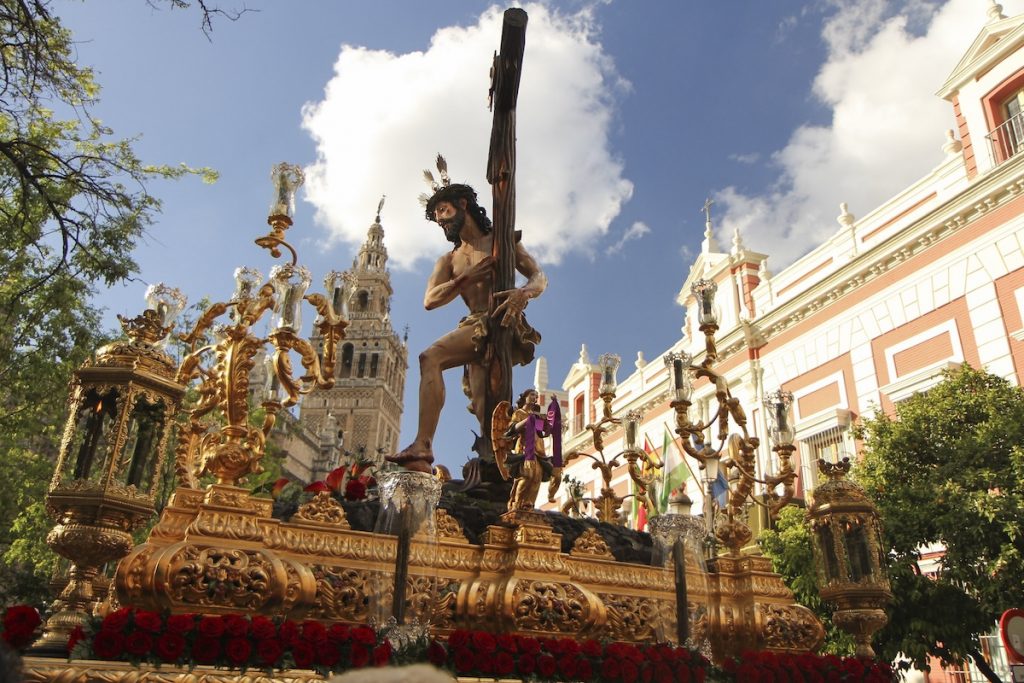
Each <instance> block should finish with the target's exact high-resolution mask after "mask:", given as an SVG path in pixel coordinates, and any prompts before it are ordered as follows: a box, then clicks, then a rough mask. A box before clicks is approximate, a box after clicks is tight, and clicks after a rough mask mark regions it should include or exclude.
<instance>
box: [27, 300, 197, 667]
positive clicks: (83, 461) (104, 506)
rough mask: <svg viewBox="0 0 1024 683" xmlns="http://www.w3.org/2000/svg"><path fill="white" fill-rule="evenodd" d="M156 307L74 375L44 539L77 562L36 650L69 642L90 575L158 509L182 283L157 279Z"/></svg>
mask: <svg viewBox="0 0 1024 683" xmlns="http://www.w3.org/2000/svg"><path fill="white" fill-rule="evenodd" d="M146 298H147V302H148V304H149V308H148V309H147V310H146V311H144V312H143V314H142V315H140V316H138V317H136V318H133V319H125V318H121V317H120V316H119V318H120V320H121V326H122V328H123V329H124V331H125V333H126V334H127V336H128V339H126V340H121V341H116V342H114V343H112V344H108V345H107V346H104V347H102V348H100V349H99V350H98V351H97V352H96V356H95V358H94V359H93V360H91V361H89V362H87V363H86V364H85V365H84V366H82V367H81V368H79V369H78V370H77V371H76V372H75V375H74V378H73V380H72V382H71V393H70V414H69V415H68V420H67V424H66V425H65V428H64V438H63V440H62V442H61V448H60V455H59V458H58V460H57V466H56V469H55V471H54V475H53V480H52V481H51V482H50V487H49V491H48V492H47V495H46V509H47V511H48V512H49V514H50V516H51V517H53V519H54V520H55V521H56V525H55V526H54V527H53V529H52V530H51V531H50V533H49V534H48V535H47V538H46V542H47V544H48V545H49V546H50V547H51V548H53V550H54V551H55V552H56V553H57V554H59V555H60V556H62V557H65V558H67V559H68V560H69V561H70V562H71V568H70V570H69V577H68V579H69V580H68V583H67V585H66V586H65V588H64V590H63V591H62V592H61V594H60V596H59V597H58V599H57V600H56V601H55V602H54V605H53V614H52V615H51V616H50V618H49V619H48V621H47V623H46V629H45V631H44V633H43V636H42V637H41V638H40V640H39V641H38V642H37V643H36V644H35V648H34V649H35V650H36V651H37V652H59V653H61V654H63V653H64V652H66V644H67V639H68V635H69V634H70V632H71V631H72V630H73V629H74V628H75V626H77V625H80V624H82V623H83V622H84V620H85V619H86V618H87V617H88V615H89V613H90V612H91V611H92V609H93V607H94V605H95V603H96V601H97V600H98V599H99V596H96V595H95V594H94V590H93V581H94V579H95V578H96V576H97V574H98V573H99V572H100V569H101V568H102V567H103V565H104V564H106V563H108V562H114V561H116V560H119V559H120V558H122V557H124V556H125V555H127V554H128V552H129V551H130V550H131V548H132V545H133V542H132V536H131V532H132V531H133V530H135V529H136V528H137V527H138V526H139V525H140V524H141V523H143V522H144V521H145V520H147V519H149V518H150V517H151V516H152V515H153V513H154V497H155V494H156V488H157V485H158V482H159V475H160V471H161V468H162V464H163V458H164V452H165V450H166V449H165V446H166V440H167V435H168V431H169V430H168V427H169V426H170V423H171V420H172V417H173V415H174V413H175V412H176V411H177V409H178V404H179V402H180V401H181V398H182V396H183V394H184V393H185V387H184V386H182V385H181V384H179V383H178V382H176V381H175V380H174V375H175V372H176V370H177V367H176V364H175V362H174V361H173V360H172V359H171V357H170V356H168V355H167V353H166V352H165V351H164V350H163V348H162V344H163V340H164V339H165V338H166V337H167V334H168V333H169V332H170V330H171V327H172V325H173V320H174V317H175V316H176V315H177V314H178V313H179V312H180V311H181V309H182V308H183V307H184V305H185V299H184V297H183V296H182V295H181V293H180V292H179V291H178V290H176V289H173V288H169V287H165V286H163V285H154V286H153V287H150V289H149V291H148V292H147V294H146Z"/></svg>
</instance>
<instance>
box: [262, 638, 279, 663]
mask: <svg viewBox="0 0 1024 683" xmlns="http://www.w3.org/2000/svg"><path fill="white" fill-rule="evenodd" d="M282 654H284V646H283V645H281V641H279V640H275V639H273V638H268V639H266V640H261V641H259V642H257V643H256V659H257V660H258V661H259V663H260V664H261V665H262V666H266V667H271V666H274V665H275V664H277V660H279V659H281V655H282Z"/></svg>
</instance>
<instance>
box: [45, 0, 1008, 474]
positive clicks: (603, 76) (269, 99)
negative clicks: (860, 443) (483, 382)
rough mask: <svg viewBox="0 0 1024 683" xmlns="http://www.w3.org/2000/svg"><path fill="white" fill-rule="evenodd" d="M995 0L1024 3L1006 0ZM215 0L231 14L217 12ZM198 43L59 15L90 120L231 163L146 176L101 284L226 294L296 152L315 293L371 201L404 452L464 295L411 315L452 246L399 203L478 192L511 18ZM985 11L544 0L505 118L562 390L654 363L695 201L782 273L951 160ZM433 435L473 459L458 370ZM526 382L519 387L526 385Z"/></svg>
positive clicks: (110, 9)
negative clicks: (970, 53) (156, 206)
mask: <svg viewBox="0 0 1024 683" xmlns="http://www.w3.org/2000/svg"><path fill="white" fill-rule="evenodd" d="M1004 4H1005V5H1006V7H1007V9H1006V11H1007V13H1011V12H1012V11H1019V10H1020V7H1019V2H1017V3H1015V2H1005V3H1004ZM231 5H232V3H231V2H230V0H225V2H223V3H221V6H224V7H230V6H231ZM246 5H247V6H248V7H250V8H252V9H253V10H256V11H252V12H248V13H246V14H244V15H243V16H242V17H241V18H240V19H239V20H238V21H235V22H230V21H226V20H215V23H214V29H213V32H212V34H211V36H210V39H209V40H208V39H207V38H206V37H205V36H204V35H203V33H202V32H201V31H200V27H199V24H200V16H199V14H198V12H197V11H195V10H173V11H171V10H168V9H163V10H155V9H153V8H152V7H150V6H149V5H148V4H147V3H145V2H143V1H142V0H130V1H125V0H116V1H114V0H107V1H105V2H101V1H99V0H95V1H88V2H84V3H77V2H63V1H61V2H57V3H56V4H55V10H56V13H57V14H58V15H59V16H60V17H61V18H62V19H63V20H64V22H65V23H66V25H67V26H68V27H69V28H71V30H72V31H73V33H74V35H75V38H76V40H77V41H78V46H77V49H78V57H79V60H80V61H81V62H82V63H85V64H89V65H91V66H93V67H94V68H95V69H96V71H97V72H98V75H97V80H98V81H99V83H100V84H101V86H102V88H103V91H102V94H101V102H100V104H99V106H98V107H97V109H96V112H97V114H98V115H99V117H100V118H101V119H102V120H103V121H104V122H105V123H106V124H108V125H109V126H111V127H112V128H113V129H114V131H115V132H116V134H117V135H119V136H135V135H138V136H140V138H139V140H138V143H137V150H138V152H139V153H140V155H141V157H142V158H143V159H144V160H145V161H147V162H151V163H178V162H185V163H188V164H189V165H192V166H210V167H212V168H214V169H216V170H217V171H219V173H220V180H219V181H218V182H217V183H215V184H213V185H203V184H202V183H201V182H200V181H199V180H198V179H186V180H183V181H178V182H173V183H171V182H158V183H153V184H152V185H151V187H150V190H151V191H152V193H153V194H155V195H156V196H158V197H159V198H161V199H162V200H163V203H164V209H163V213H162V215H161V216H160V217H159V218H158V221H157V224H156V225H155V226H154V227H153V228H152V230H151V231H150V234H149V235H148V236H147V237H146V239H145V240H144V242H143V243H142V244H140V246H139V248H138V250H137V253H136V256H137V260H138V263H139V265H140V267H141V275H140V278H139V281H138V282H133V283H129V284H127V285H125V286H121V287H117V288H114V289H112V290H103V291H100V292H99V294H98V297H97V299H98V303H99V304H100V305H102V306H104V307H106V308H107V309H108V311H109V320H110V321H111V324H113V321H114V317H113V316H114V314H116V313H122V314H132V315H133V314H135V313H137V312H138V310H139V309H140V308H141V307H142V293H143V292H144V290H145V287H146V283H151V282H157V281H163V282H166V283H168V284H171V285H175V286H178V287H180V288H182V289H183V290H184V291H185V292H186V294H187V295H188V297H189V299H190V301H196V300H198V299H200V298H201V297H203V296H210V297H212V298H215V299H216V298H226V297H227V296H229V294H230V292H231V289H232V279H231V278H232V275H231V273H232V271H233V270H234V268H235V267H236V266H239V265H253V266H256V267H258V268H260V269H261V270H262V271H263V272H264V274H265V273H266V272H267V271H268V270H269V267H270V265H271V261H270V259H269V258H268V257H266V256H264V255H263V253H262V250H260V249H258V248H257V247H255V246H254V245H252V243H251V240H252V239H253V238H255V237H256V236H257V235H258V234H262V231H263V230H264V229H265V216H266V210H267V207H268V205H269V201H270V194H271V188H270V181H269V172H270V167H271V166H272V165H273V164H275V163H277V162H279V161H289V162H293V163H298V164H301V165H303V166H305V167H308V168H309V170H310V175H311V176H312V177H313V178H315V180H311V182H310V184H309V187H308V188H307V192H305V193H304V194H303V195H301V197H300V201H299V202H298V207H297V211H296V224H295V227H294V228H293V229H292V233H291V236H292V238H293V242H294V243H295V244H296V245H297V246H298V248H299V253H300V259H301V261H302V262H303V263H305V264H306V265H307V266H308V267H310V269H311V270H312V271H313V273H314V277H315V280H314V282H318V281H319V280H320V279H321V278H322V276H323V274H324V273H325V272H327V271H328V270H331V269H343V268H346V267H348V266H349V265H350V264H351V262H352V258H353V256H354V255H355V252H356V251H357V250H358V246H359V243H360V242H361V241H362V239H363V237H364V236H365V234H366V229H367V228H368V227H369V224H370V222H371V221H372V219H373V214H374V210H375V209H376V206H377V201H378V199H379V198H380V195H381V194H387V195H388V202H387V205H386V206H385V208H384V212H383V221H382V222H383V224H384V228H385V232H386V235H387V237H386V243H387V246H388V249H389V251H390V253H391V255H392V263H391V265H392V282H393V285H394V288H395V297H394V301H393V308H392V320H393V323H394V325H395V327H396V329H398V330H399V331H401V330H402V329H403V327H404V326H405V325H408V326H409V349H410V361H411V365H412V366H413V367H411V368H410V372H409V376H408V383H407V389H406V396H407V400H406V411H405V416H404V418H403V429H402V437H401V440H402V441H403V444H404V443H406V442H408V441H410V440H411V438H412V434H413V431H414V424H415V417H416V405H415V403H416V401H415V396H416V388H417V386H418V375H417V372H416V367H415V365H416V355H417V353H418V352H419V351H420V350H422V349H423V348H425V347H426V346H427V345H429V343H430V342H431V341H433V340H434V339H435V338H437V337H438V336H440V335H441V334H443V333H444V332H445V331H447V330H449V329H451V328H452V327H454V325H455V324H456V323H457V321H458V320H459V318H460V317H461V316H462V315H463V314H464V309H463V307H462V306H461V303H460V302H453V303H452V304H449V305H448V306H447V307H445V308H443V309H440V310H437V311H432V312H426V311H424V310H423V308H422V303H421V302H422V296H423V287H424V283H425V280H426V277H427V275H428V274H429V271H430V267H431V265H432V264H433V261H434V260H435V259H436V258H437V257H438V256H440V255H441V254H442V253H443V251H444V250H445V249H446V247H445V243H444V242H443V239H442V238H441V235H440V230H439V229H438V228H437V226H435V225H433V224H431V223H427V222H426V221H425V220H423V217H422V212H421V211H420V210H419V208H418V205H417V204H415V197H416V195H417V194H418V193H419V192H421V191H423V190H424V189H425V186H424V185H423V184H422V182H421V181H420V176H421V171H422V169H423V168H425V167H427V166H428V165H430V164H431V161H432V157H433V155H434V154H435V153H437V152H442V153H444V154H445V155H446V156H447V157H448V159H449V162H450V166H451V172H452V176H453V178H454V179H455V180H456V181H466V182H470V183H471V184H474V185H475V186H476V187H477V190H478V192H479V193H480V194H481V196H482V197H484V198H486V199H487V202H488V203H487V204H485V205H488V206H489V188H487V186H486V185H485V183H484V181H483V172H484V161H485V160H486V154H487V144H488V139H487V131H488V130H489V127H490V120H491V118H490V114H489V113H488V111H487V109H486V102H485V98H486V86H487V71H488V68H489V56H490V52H491V51H492V50H494V49H496V48H497V46H498V41H499V37H500V28H499V27H498V24H497V16H498V14H499V12H500V11H499V10H498V9H497V8H496V7H495V6H492V5H490V4H489V3H483V2H471V1H468V0H467V1H463V2H454V1H452V2H441V3H411V2H398V1H397V0H391V1H386V0H384V1H382V0H378V1H376V2H362V1H356V0H352V1H349V2H312V1H294V2H287V3H285V2H271V1H270V0H248V2H247V3H246ZM985 8H986V3H985V2H983V1H982V0H952V1H951V2H948V3H940V2H934V3H929V2H924V1H922V0H910V1H908V2H905V3H898V2H881V1H876V0H861V1H857V2H854V1H852V0H850V1H846V0H820V1H812V2H806V3H801V2H792V1H787V2H739V1H738V0H723V1H720V2H668V1H664V2H655V1H654V0H630V1H626V0H610V1H608V2H579V1H565V2H547V3H543V4H535V5H526V9H527V11H528V12H529V13H530V26H529V28H528V29H527V44H526V56H525V64H524V71H523V80H522V86H521V90H520V107H519V141H518V152H519V161H520V168H519V207H520V211H519V222H520V226H519V227H521V228H522V229H523V230H524V240H525V244H526V245H527V248H528V249H530V250H531V252H532V253H535V254H538V255H539V256H541V257H542V259H543V263H542V265H543V267H544V269H545V271H546V272H547V274H548V277H549V279H550V286H549V290H548V292H546V293H545V294H544V295H543V296H542V297H541V298H540V299H538V300H536V301H534V302H532V303H531V305H530V307H529V309H528V311H527V313H528V316H529V318H530V321H531V323H532V324H534V326H535V327H537V328H538V329H539V330H540V331H541V333H542V334H543V335H544V341H543V342H542V345H541V347H540V349H539V353H540V354H541V355H543V356H545V357H546V358H547V359H548V363H549V370H550V384H551V385H552V386H556V387H558V386H560V385H561V382H562V379H563V378H564V377H565V374H566V373H567V371H568V369H569V366H570V365H571V364H572V363H573V362H574V361H575V360H576V358H577V356H578V354H579V349H580V345H581V344H582V343H585V344H586V345H587V347H588V349H589V351H590V354H591V357H592V358H596V357H597V355H598V354H600V353H605V352H615V353H619V354H620V355H621V356H622V357H623V370H620V376H623V375H624V374H626V373H628V372H629V371H630V370H631V369H632V367H633V361H634V359H635V358H636V354H637V352H638V351H641V352H643V353H644V355H645V356H646V357H647V358H648V359H655V358H656V357H657V355H658V354H660V353H661V352H663V351H664V350H665V349H666V348H668V347H669V346H670V345H671V344H673V343H674V342H675V341H676V340H677V339H678V337H679V329H680V326H681V325H682V322H683V319H682V317H683V312H682V309H681V308H679V307H678V306H677V305H676V304H675V297H676V294H677V293H678V290H679V287H680V285H681V284H682V282H683V280H684V279H685V278H686V276H687V272H688V268H689V264H690V262H691V260H692V258H693V256H694V255H695V254H696V253H697V252H698V251H699V249H700V241H701V239H702V232H703V227H704V226H703V214H702V213H701V211H700V208H701V206H702V204H703V202H704V199H705V197H707V196H711V197H714V198H715V199H716V201H717V202H718V203H717V205H716V206H715V208H714V209H713V212H714V215H715V222H716V224H718V225H719V226H720V227H719V231H718V233H719V239H720V243H721V244H723V245H728V244H729V241H730V239H731V234H732V229H733V228H737V227H738V228H740V229H741V233H742V238H743V240H744V242H745V243H746V244H747V245H748V246H749V247H751V248H754V249H757V250H759V251H763V252H766V253H769V254H770V255H771V260H770V264H771V266H772V270H773V271H777V270H778V269H780V268H781V267H783V266H784V265H785V264H787V263H788V262H791V261H792V260H793V259H794V258H796V257H798V256H799V255H800V254H802V253H804V252H806V251H807V250H808V249H809V248H810V247H812V246H813V245H814V244H816V243H817V241H820V240H821V239H823V238H824V237H825V236H827V235H829V234H831V233H832V232H833V231H834V230H835V229H836V227H837V224H836V222H835V216H836V215H837V214H838V205H839V202H843V201H845V202H848V203H849V204H850V210H851V211H852V212H853V213H854V214H855V215H864V214H865V213H867V212H868V211H869V210H870V209H871V208H873V207H874V206H875V205H877V204H878V203H879V202H881V201H883V200H884V199H885V198H886V197H887V196H889V195H891V194H894V193H895V192H896V191H898V190H899V189H900V188H901V187H902V186H903V185H905V184H907V183H909V182H911V181H913V180H914V179H915V178H916V177H918V176H920V175H923V174H924V173H926V172H927V171H928V170H929V169H930V168H931V167H933V166H934V165H936V164H937V163H939V161H941V158H942V157H941V152H940V151H939V150H940V146H941V144H942V143H943V142H944V136H943V133H944V131H945V129H946V128H951V127H952V125H953V122H952V114H951V113H950V111H949V107H948V104H947V103H944V102H942V101H941V100H939V99H938V98H937V97H935V96H934V95H933V93H934V91H935V90H936V89H937V88H938V86H939V85H941V83H942V81H943V80H944V78H945V76H946V75H947V74H948V73H949V72H950V71H951V70H952V69H953V67H954V66H955V64H956V62H957V60H958V59H959V56H960V51H962V50H963V49H965V48H966V46H967V45H968V44H969V43H970V41H971V40H972V39H973V38H974V36H975V35H976V33H977V31H978V30H980V28H981V26H982V24H983V23H984V21H985ZM450 375H451V376H450V378H449V382H448V386H449V392H448V395H449V402H448V406H447V408H446V410H445V412H444V414H443V415H442V418H441V425H440V428H439V430H438V435H437V439H436V443H435V454H436V455H437V456H438V459H439V461H440V462H443V463H445V464H448V465H449V466H454V467H459V466H461V463H462V462H464V460H465V458H466V457H467V455H468V446H469V443H470V435H469V431H468V430H469V429H470V428H472V427H473V426H474V422H473V420H472V418H471V417H470V416H469V415H468V414H467V413H466V411H465V409H464V405H465V401H464V399H463V397H462V396H461V391H460V390H459V388H458V377H457V373H454V372H453V373H450ZM531 382H532V374H531V372H530V371H522V372H520V373H519V375H518V376H517V382H516V386H517V389H518V388H521V387H525V386H526V385H527V384H529V383H531Z"/></svg>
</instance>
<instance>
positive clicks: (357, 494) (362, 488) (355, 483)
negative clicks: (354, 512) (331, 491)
mask: <svg viewBox="0 0 1024 683" xmlns="http://www.w3.org/2000/svg"><path fill="white" fill-rule="evenodd" d="M364 498H366V484H364V483H363V482H361V481H359V480H358V479H349V480H348V483H347V484H345V500H363V499H364Z"/></svg>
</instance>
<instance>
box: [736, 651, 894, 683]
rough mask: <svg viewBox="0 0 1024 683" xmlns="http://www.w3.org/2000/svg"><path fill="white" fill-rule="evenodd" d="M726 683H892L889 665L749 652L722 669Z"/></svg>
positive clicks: (855, 659)
mask: <svg viewBox="0 0 1024 683" xmlns="http://www.w3.org/2000/svg"><path fill="white" fill-rule="evenodd" d="M722 672H723V674H725V676H724V678H726V680H730V681H731V680H734V681H742V682H743V683H790V682H792V683H892V681H895V680H896V679H897V678H896V674H895V673H894V672H893V670H892V667H890V666H889V664H888V663H886V662H880V661H875V660H866V659H860V658H857V657H837V656H835V655H812V654H799V655H794V654H778V653H774V652H746V653H744V654H743V655H742V656H741V657H740V658H739V659H730V660H727V661H726V662H725V663H723V665H722Z"/></svg>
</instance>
